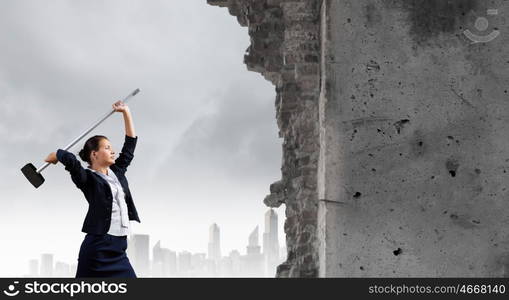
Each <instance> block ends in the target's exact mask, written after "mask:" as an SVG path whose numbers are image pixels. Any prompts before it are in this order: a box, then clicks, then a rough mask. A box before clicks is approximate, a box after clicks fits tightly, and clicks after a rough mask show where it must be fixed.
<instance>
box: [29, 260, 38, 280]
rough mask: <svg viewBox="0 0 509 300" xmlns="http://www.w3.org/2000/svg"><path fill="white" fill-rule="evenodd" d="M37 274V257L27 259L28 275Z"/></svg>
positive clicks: (36, 275) (35, 275)
mask: <svg viewBox="0 0 509 300" xmlns="http://www.w3.org/2000/svg"><path fill="white" fill-rule="evenodd" d="M38 276H39V261H38V260H37V259H31V260H29V261H28V277H38Z"/></svg>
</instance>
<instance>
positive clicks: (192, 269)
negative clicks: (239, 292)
mask: <svg viewBox="0 0 509 300" xmlns="http://www.w3.org/2000/svg"><path fill="white" fill-rule="evenodd" d="M277 219H278V216H277V214H276V213H275V212H274V210H273V209H269V210H268V211H267V212H266V213H265V228H264V235H263V250H262V247H261V246H260V239H259V232H258V230H259V225H256V227H255V228H254V229H253V231H251V233H250V234H249V235H248V236H247V238H246V240H245V241H244V242H245V243H246V250H245V253H244V254H242V253H241V252H240V251H239V250H238V249H233V250H231V251H229V253H228V255H221V248H220V227H219V226H218V225H217V223H213V224H211V225H210V226H209V244H208V246H209V247H208V249H207V252H205V251H204V252H195V253H193V252H190V251H187V250H182V251H174V250H172V249H168V248H164V247H162V246H161V240H160V239H155V240H157V242H155V244H154V246H153V247H152V248H151V247H150V235H148V234H131V235H129V236H128V249H127V255H128V258H129V260H130V261H131V264H132V265H133V267H134V269H135V272H136V274H137V276H138V277H203V276H205V277H274V276H275V272H276V267H277V265H279V264H280V263H282V262H284V260H285V259H286V247H285V246H281V247H280V246H279V241H278V238H277V235H276V237H275V239H274V238H272V239H270V238H267V237H266V235H267V234H270V233H271V232H272V233H273V232H276V233H277V224H278V222H277ZM274 224H275V225H276V227H274ZM284 244H285V243H284V242H283V245H284ZM275 246H277V249H275ZM240 249H242V247H240ZM150 250H152V251H150ZM151 253H152V255H150V254H151ZM275 253H277V254H275ZM218 254H219V255H218ZM276 255H277V256H276ZM40 257H41V259H40V260H37V259H30V260H29V261H28V273H26V274H24V275H23V276H24V277H74V274H75V272H76V268H77V263H68V262H62V261H59V260H56V259H55V257H54V255H53V254H52V253H43V254H41V255H40Z"/></svg>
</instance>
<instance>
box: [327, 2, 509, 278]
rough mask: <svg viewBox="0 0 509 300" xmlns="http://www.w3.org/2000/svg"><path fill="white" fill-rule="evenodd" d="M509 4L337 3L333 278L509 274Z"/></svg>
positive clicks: (331, 149) (330, 162) (331, 11)
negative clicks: (485, 38)
mask: <svg viewBox="0 0 509 300" xmlns="http://www.w3.org/2000/svg"><path fill="white" fill-rule="evenodd" d="M487 9H498V15H487ZM508 14H509V3H508V2H507V1H481V0H478V1H474V0H464V1H462V0H454V1H452V0H451V1H441V0H392V1H391V0H385V1H382V0H324V3H323V7H322V14H321V22H322V35H321V36H322V47H321V48H322V58H321V63H322V76H321V77H322V78H321V80H322V83H323V84H322V91H321V96H320V108H319V111H320V161H319V171H318V197H319V199H320V202H319V203H320V204H319V221H318V223H319V232H318V234H319V235H318V240H319V243H320V248H319V257H320V266H319V275H320V276H347V277H365V276H384V277H385V276H394V277H400V276H402V277H406V276H433V277H435V276H436V277H449V276H465V277H469V276H480V277H498V276H505V277H509V191H508V190H507V189H508V187H509V173H508V172H509V138H508V137H509V95H508V89H509V82H508V81H509V43H508V39H509V33H508V32H506V22H507V20H508V19H509V16H508ZM478 17H486V19H487V20H488V21H489V27H488V28H487V29H486V30H484V31H483V32H481V31H480V30H478V29H477V28H475V27H474V24H476V23H475V22H476V20H477V18H478ZM481 21H483V20H481ZM481 21H478V23H477V25H478V28H481V29H484V28H483V27H482V25H483V24H482V22H481ZM466 29H469V30H471V31H472V32H474V33H477V34H481V35H487V33H490V32H491V31H493V30H496V29H499V30H500V31H501V33H500V35H499V36H498V37H496V38H495V39H493V40H492V41H490V42H487V43H473V42H472V40H470V39H469V38H467V37H466V35H464V34H463V31H464V30H466Z"/></svg>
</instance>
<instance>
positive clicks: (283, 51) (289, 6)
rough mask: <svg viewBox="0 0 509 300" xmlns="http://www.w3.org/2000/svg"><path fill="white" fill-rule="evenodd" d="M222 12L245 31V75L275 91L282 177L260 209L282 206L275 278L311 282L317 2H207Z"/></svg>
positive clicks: (314, 243)
mask: <svg viewBox="0 0 509 300" xmlns="http://www.w3.org/2000/svg"><path fill="white" fill-rule="evenodd" d="M207 2H208V3H209V4H211V5H217V6H221V7H227V8H228V10H229V13H230V14H231V15H233V16H235V17H237V20H238V22H239V23H240V24H241V25H242V26H246V27H248V29H249V35H250V37H251V45H250V46H249V48H248V51H247V54H246V55H245V56H244V63H245V64H246V65H247V68H248V70H250V71H255V72H259V73H261V74H262V75H263V76H264V77H265V78H266V79H267V80H269V81H271V82H272V83H273V84H274V85H275V87H276V93H277V95H276V101H275V108H276V118H277V124H278V127H279V136H280V137H282V138H283V139H284V140H283V161H282V167H281V172H282V179H281V180H280V181H277V182H275V183H273V184H271V185H270V194H269V195H268V196H267V197H265V199H264V203H265V204H266V205H267V206H269V207H279V206H280V205H281V204H282V203H284V204H285V205H286V220H285V226H284V230H285V233H286V245H287V251H288V258H287V260H286V262H284V263H283V264H281V265H280V266H278V269H277V274H276V276H277V277H317V276H318V243H317V235H316V230H317V210H318V196H317V190H316V187H317V166H318V155H319V122H318V99H319V93H320V7H321V2H322V0H302V1H296V0H293V1H290V0H208V1H207Z"/></svg>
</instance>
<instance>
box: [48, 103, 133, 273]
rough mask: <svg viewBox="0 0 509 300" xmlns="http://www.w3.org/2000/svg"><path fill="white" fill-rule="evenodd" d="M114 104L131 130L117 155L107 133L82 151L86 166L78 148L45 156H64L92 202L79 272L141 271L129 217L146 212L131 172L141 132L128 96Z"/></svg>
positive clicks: (50, 158) (53, 158)
mask: <svg viewBox="0 0 509 300" xmlns="http://www.w3.org/2000/svg"><path fill="white" fill-rule="evenodd" d="M112 106H113V109H114V110H115V111H117V112H121V113H122V114H123V117H124V123H125V131H126V135H125V141H124V145H123V147H122V150H121V152H120V154H119V156H118V158H117V159H116V160H115V156H114V155H115V151H114V150H113V147H112V146H111V144H110V141H109V140H108V138H107V137H105V136H101V135H96V136H93V137H91V138H89V139H88V140H87V141H86V142H85V145H84V147H83V149H82V150H81V151H80V152H79V156H80V158H81V159H82V160H83V161H86V162H87V163H88V164H89V166H88V168H83V167H82V166H81V163H80V162H79V161H78V160H77V159H76V156H74V154H72V153H70V152H68V151H65V150H62V149H58V150H57V152H52V153H50V154H49V155H48V157H47V158H46V160H45V161H46V162H50V163H53V164H56V163H57V162H61V163H62V164H63V165H64V166H65V170H67V171H69V173H70V174H71V180H72V181H73V182H74V184H75V185H76V187H77V188H78V189H80V190H81V191H82V192H83V194H84V195H85V198H86V200H87V202H88V212H87V215H86V217H85V221H84V223H83V227H82V229H81V231H82V232H85V233H86V235H85V238H84V240H83V242H82V243H81V247H80V252H79V256H78V269H77V271H76V278H80V277H134V278H135V277H136V273H135V272H134V270H133V267H132V266H131V263H130V262H129V259H128V258H127V255H126V252H125V250H126V249H127V235H128V234H129V220H134V221H137V222H140V218H139V217H138V212H137V211H136V207H135V206H134V202H133V198H132V196H131V192H130V191H129V185H128V182H127V178H126V177H125V173H126V171H127V167H128V166H129V164H130V163H131V161H132V159H133V157H134V149H135V147H136V142H137V140H138V137H137V136H136V134H135V132H134V125H133V122H132V116H131V112H130V111H129V107H128V106H127V105H126V104H124V103H123V102H122V101H117V102H115V103H114V104H113V105H112Z"/></svg>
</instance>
